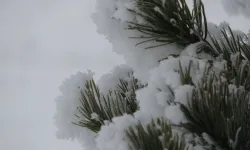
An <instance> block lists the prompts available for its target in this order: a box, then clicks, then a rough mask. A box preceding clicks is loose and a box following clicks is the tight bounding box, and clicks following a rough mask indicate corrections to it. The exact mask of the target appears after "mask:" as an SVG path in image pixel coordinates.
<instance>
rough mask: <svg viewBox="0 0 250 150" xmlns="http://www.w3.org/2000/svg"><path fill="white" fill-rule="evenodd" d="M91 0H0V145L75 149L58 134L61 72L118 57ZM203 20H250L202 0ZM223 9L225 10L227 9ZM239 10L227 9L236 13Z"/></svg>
mask: <svg viewBox="0 0 250 150" xmlns="http://www.w3.org/2000/svg"><path fill="white" fill-rule="evenodd" d="M94 4H95V1H94V0H22V1H21V0H0V102H1V104H0V149H1V150H45V149H46V150H71V149H74V150H80V149H82V148H81V146H80V145H79V144H78V143H76V142H69V141H65V140H58V139H56V136H55V131H56V128H55V126H54V124H53V116H54V114H55V101H54V99H55V97H56V96H58V94H59V91H58V87H59V85H60V84H61V82H62V81H63V79H64V78H66V77H68V76H69V75H70V74H75V73H76V72H77V71H85V70H87V69H91V70H93V71H94V72H95V73H96V76H95V77H96V78H99V77H100V75H102V74H103V73H107V72H108V71H109V70H110V69H111V68H113V66H115V65H117V64H120V63H123V58H122V57H121V56H118V55H116V54H115V53H113V52H112V50H111V45H110V44H109V43H108V42H107V41H106V40H105V39H104V37H102V36H100V35H98V34H97V33H96V27H95V25H94V24H93V23H92V20H91V18H90V15H91V13H92V12H93V11H94ZM205 6H206V11H207V17H208V20H209V21H211V22H214V23H220V22H221V21H223V20H226V21H228V22H229V23H230V24H231V26H232V27H233V28H234V29H241V30H242V31H244V32H247V31H248V29H249V28H250V21H249V20H246V19H245V18H244V17H243V16H236V15H235V16H229V15H228V14H226V12H225V11H224V9H223V6H222V5H221V2H220V1H218V0H209V1H205ZM227 11H228V10H227ZM236 13H240V12H235V13H234V12H232V13H230V14H231V15H232V14H236Z"/></svg>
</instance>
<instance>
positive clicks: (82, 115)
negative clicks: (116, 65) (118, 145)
mask: <svg viewBox="0 0 250 150" xmlns="http://www.w3.org/2000/svg"><path fill="white" fill-rule="evenodd" d="M137 82H138V81H137V79H135V78H133V79H132V81H131V83H129V82H127V81H125V80H120V84H119V85H118V87H117V90H116V91H110V92H109V94H107V95H106V96H104V95H102V94H101V93H100V91H99V88H98V87H97V86H96V84H95V82H94V80H90V81H87V82H86V84H85V90H84V91H81V98H80V103H81V105H80V106H77V110H78V112H79V114H75V116H76V117H77V118H78V120H79V121H78V122H74V123H73V124H75V125H78V126H81V127H86V128H88V129H90V130H91V131H93V132H98V131H99V130H100V128H101V126H102V125H104V122H105V121H112V118H113V117H116V116H122V115H123V114H125V113H126V114H133V113H134V112H135V111H137V110H138V109H139V106H138V103H137V100H136V96H135V91H136V90H137V89H138V88H141V87H142V86H141V85H137V84H138V83H137ZM129 85H131V87H129ZM127 92H130V94H129V95H128V94H127Z"/></svg>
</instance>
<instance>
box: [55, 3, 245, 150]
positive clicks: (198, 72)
mask: <svg viewBox="0 0 250 150" xmlns="http://www.w3.org/2000/svg"><path fill="white" fill-rule="evenodd" d="M231 1H232V0H231ZM197 2H199V1H197ZM134 3H135V0H97V4H96V12H95V13H94V14H93V16H92V18H93V21H94V22H95V23H96V25H97V32H99V33H100V34H101V35H104V36H105V37H106V39H107V40H108V41H109V42H110V43H111V44H112V49H113V51H114V52H116V53H119V54H121V55H123V56H124V59H125V61H126V63H127V64H126V65H120V66H117V67H115V68H114V69H113V70H112V71H111V72H110V73H107V74H105V75H103V76H102V77H101V78H100V80H99V81H98V87H99V88H100V91H101V92H102V93H104V94H105V93H107V92H108V91H109V90H114V89H116V87H117V85H118V84H119V79H128V80H129V76H128V74H129V73H131V72H133V75H134V76H135V77H136V78H137V79H139V80H140V81H141V82H142V83H143V84H146V85H147V86H145V87H144V88H141V89H139V90H137V91H136V98H137V100H138V102H139V107H140V109H139V110H138V111H137V112H135V113H134V116H133V117H132V116H131V115H127V114H124V115H123V116H120V117H115V118H113V119H112V122H110V123H108V124H106V125H103V126H102V127H101V130H100V131H99V132H98V134H94V133H93V132H91V131H90V130H88V129H87V128H83V127H78V126H76V125H73V124H72V123H71V122H74V121H75V120H74V118H75V117H74V114H75V113H77V111H76V106H77V105H78V104H79V103H80V102H79V98H80V90H82V89H83V88H84V85H85V82H86V81H87V80H90V79H92V78H93V73H92V72H86V73H81V72H78V73H77V74H75V75H72V76H71V77H70V78H68V79H66V80H65V81H64V82H63V84H62V86H61V87H60V91H61V96H59V97H58V98H57V99H56V106H57V113H56V116H55V124H56V126H57V128H58V132H57V135H58V137H60V138H66V139H67V138H69V139H77V140H79V141H80V142H81V143H82V144H83V145H84V147H86V148H87V149H91V150H128V143H127V142H128V141H127V140H126V137H125V130H126V129H127V128H128V127H129V126H130V125H135V124H137V123H138V121H140V122H141V123H142V124H143V125H145V124H146V123H147V122H149V120H150V119H151V118H154V117H165V118H167V119H168V120H169V121H170V122H171V123H173V124H177V125H178V124H180V123H184V122H186V121H187V120H186V119H185V117H184V115H183V113H182V111H181V110H180V104H183V105H187V103H188V97H191V96H192V92H193V90H194V86H191V85H183V84H182V82H181V79H180V66H181V67H182V68H183V70H185V69H186V68H188V67H190V69H191V71H190V75H191V77H192V81H193V83H194V85H198V83H199V81H200V80H201V78H202V76H203V73H204V70H205V68H206V66H207V59H208V58H209V59H210V57H209V56H205V55H202V59H200V58H199V59H198V58H197V57H200V54H199V55H198V54H197V44H202V43H194V44H191V45H189V46H187V48H185V49H183V48H180V47H178V46H177V45H175V44H170V45H167V46H162V47H156V48H154V49H153V50H145V47H147V46H149V45H150V44H153V43H150V42H148V43H147V44H148V45H147V44H142V45H138V46H135V45H136V44H137V43H138V42H140V41H138V40H135V39H131V38H129V37H137V36H139V33H138V32H136V31H134V30H127V29H125V28H127V27H128V23H127V22H128V21H135V22H139V23H141V22H143V20H141V18H139V17H138V16H135V14H133V13H131V12H130V11H128V9H134ZM245 3H246V4H247V5H246V7H248V4H249V3H248V2H246V1H245ZM197 5H199V3H197ZM156 10H157V9H156ZM249 14H250V13H249ZM226 25H227V24H226V23H222V24H220V25H219V26H216V25H214V24H212V23H209V24H208V29H209V31H210V33H211V34H212V35H213V36H215V37H221V36H222V34H221V32H220V29H221V28H223V27H225V26H226ZM170 54H180V56H179V57H176V58H175V57H172V56H170ZM165 58H167V59H165ZM233 58H234V57H232V59H233ZM159 60H162V61H160V62H159ZM224 63H225V62H224V61H217V62H215V63H214V68H213V69H214V71H215V72H217V73H219V72H220V70H221V69H222V68H223V66H224ZM189 65H190V66H189ZM92 117H93V118H96V117H97V116H96V114H92ZM194 149H196V150H198V149H201V148H199V146H196V148H194Z"/></svg>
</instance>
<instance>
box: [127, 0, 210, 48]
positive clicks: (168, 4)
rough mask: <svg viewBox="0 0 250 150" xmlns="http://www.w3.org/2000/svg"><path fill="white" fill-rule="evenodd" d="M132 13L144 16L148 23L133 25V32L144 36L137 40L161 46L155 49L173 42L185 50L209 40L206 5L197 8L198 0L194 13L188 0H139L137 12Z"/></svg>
mask: <svg viewBox="0 0 250 150" xmlns="http://www.w3.org/2000/svg"><path fill="white" fill-rule="evenodd" d="M131 11H132V10H131ZM132 12H134V13H135V14H136V15H139V16H141V17H142V18H143V20H144V21H145V23H144V24H139V23H135V22H130V25H129V29H131V30H137V31H139V32H141V33H142V36H140V37H137V38H141V39H145V38H146V40H144V41H143V42H141V43H145V42H149V41H155V42H156V43H160V44H156V45H155V46H151V47H157V46H161V45H167V44H170V43H177V44H179V45H181V46H183V47H185V46H187V45H189V44H192V43H196V42H199V41H205V39H206V37H207V21H206V15H205V9H204V5H203V3H202V2H200V4H199V5H197V3H196V0H194V8H193V10H192V11H190V9H189V8H188V6H187V3H186V1H185V0H137V1H136V10H134V11H132ZM141 43H139V44H141Z"/></svg>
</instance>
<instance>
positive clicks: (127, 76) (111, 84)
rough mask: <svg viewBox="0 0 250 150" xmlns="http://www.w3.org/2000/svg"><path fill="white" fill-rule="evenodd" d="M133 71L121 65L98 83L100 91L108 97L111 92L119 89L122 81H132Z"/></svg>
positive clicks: (102, 77)
mask: <svg viewBox="0 0 250 150" xmlns="http://www.w3.org/2000/svg"><path fill="white" fill-rule="evenodd" d="M132 77H133V75H132V69H131V68H130V67H129V66H127V65H119V66H116V67H115V68H113V69H112V70H111V72H109V73H106V74H104V75H103V76H101V78H100V79H99V81H98V87H99V89H100V91H101V92H102V93H103V94H104V95H106V94H107V93H108V92H109V91H110V90H112V91H114V90H116V89H117V86H118V84H119V83H120V79H123V80H125V81H126V80H127V81H131V80H132Z"/></svg>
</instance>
